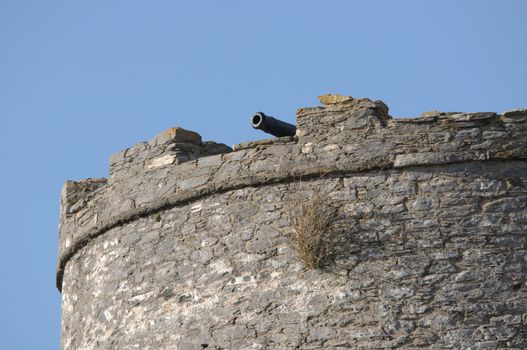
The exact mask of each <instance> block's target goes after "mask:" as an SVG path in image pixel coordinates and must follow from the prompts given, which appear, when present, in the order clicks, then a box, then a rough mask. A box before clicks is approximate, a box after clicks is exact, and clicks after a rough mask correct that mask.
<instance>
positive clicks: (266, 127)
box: [251, 112, 296, 137]
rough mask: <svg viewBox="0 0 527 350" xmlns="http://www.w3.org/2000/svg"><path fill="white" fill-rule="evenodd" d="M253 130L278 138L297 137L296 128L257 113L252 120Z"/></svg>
mask: <svg viewBox="0 0 527 350" xmlns="http://www.w3.org/2000/svg"><path fill="white" fill-rule="evenodd" d="M251 122H252V125H253V128H255V129H260V130H262V131H264V132H266V133H268V134H271V135H273V136H276V137H283V136H295V133H296V126H294V125H292V124H289V123H286V122H283V121H281V120H278V119H276V118H273V117H270V116H268V115H265V114H264V113H262V112H257V113H255V114H254V115H253V117H252V118H251Z"/></svg>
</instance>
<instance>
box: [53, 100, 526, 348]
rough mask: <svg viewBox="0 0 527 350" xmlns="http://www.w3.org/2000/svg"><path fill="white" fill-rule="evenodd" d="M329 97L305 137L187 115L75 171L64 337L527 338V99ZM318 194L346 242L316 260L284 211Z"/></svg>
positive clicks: (285, 341)
mask: <svg viewBox="0 0 527 350" xmlns="http://www.w3.org/2000/svg"><path fill="white" fill-rule="evenodd" d="M320 100H321V102H322V103H323V104H324V106H323V107H314V108H304V109H299V110H298V112H297V134H296V135H295V136H291V137H284V138H275V139H269V140H261V141H255V142H248V143H244V144H240V145H236V146H234V147H233V148H234V150H231V149H230V148H229V147H227V146H225V145H222V144H217V143H214V142H203V141H202V140H201V137H200V136H199V135H198V134H196V133H194V132H190V131H186V130H184V129H181V128H172V129H168V130H167V131H165V132H163V133H162V134H160V135H158V136H156V137H155V138H153V139H152V140H151V141H149V142H143V143H139V144H137V145H135V146H133V147H131V148H130V149H128V150H125V151H123V152H120V153H117V154H116V155H113V156H112V157H111V159H110V177H109V179H108V181H107V180H106V179H97V180H91V179H88V180H83V181H81V182H67V183H66V184H65V187H64V190H63V194H62V196H61V198H62V199H61V201H62V204H61V227H60V237H59V261H58V270H57V287H58V288H59V290H61V292H62V295H63V304H62V307H63V316H62V317H63V335H62V337H63V343H62V348H63V349H88V348H91V347H92V345H93V344H94V342H95V341H97V342H99V344H100V346H102V347H103V348H116V349H127V348H165V349H195V348H198V349H199V348H205V345H206V348H211V349H214V348H216V349H219V348H224V349H251V348H253V349H267V348H269V349H271V348H272V349H275V348H283V349H287V348H295V347H297V348H302V349H319V348H334V349H347V348H397V347H400V348H416V347H428V348H485V347H491V348H499V347H502V348H506V347H516V348H525V347H527V334H526V333H525V332H523V331H522V330H523V329H525V327H527V323H526V322H527V309H526V308H525V305H527V303H526V302H527V275H526V273H525V271H527V259H525V256H527V251H526V249H527V236H526V235H525V232H527V131H526V130H527V110H526V109H522V110H514V111H509V112H504V113H502V114H496V113H493V112H481V113H479V112H478V113H459V112H439V111H433V112H426V113H423V114H422V115H421V116H420V117H419V118H413V119H393V118H391V117H390V116H389V114H388V107H386V105H385V104H384V103H382V102H380V101H371V100H369V99H354V98H352V97H349V96H339V95H325V96H321V97H320ZM316 193H323V194H325V195H327V198H329V200H330V202H331V203H330V205H331V206H332V207H334V208H335V209H336V210H337V214H338V225H337V226H338V227H339V228H340V229H339V230H337V231H335V232H334V234H335V236H334V238H333V239H335V240H336V241H335V244H336V247H339V249H337V250H335V252H334V255H333V258H332V259H333V260H332V265H329V266H328V267H327V268H325V269H321V270H309V269H306V268H305V267H304V266H303V265H302V264H301V263H299V261H298V259H297V258H296V257H295V255H294V252H293V251H292V249H291V247H290V245H289V244H288V234H289V233H290V232H291V230H292V228H291V217H290V213H289V212H288V209H287V208H288V207H290V206H291V202H290V201H291V198H303V200H308V199H309V198H311V197H312V196H313V195H314V194H316ZM292 195H294V196H293V197H292ZM296 205H300V203H296ZM337 226H336V227H337Z"/></svg>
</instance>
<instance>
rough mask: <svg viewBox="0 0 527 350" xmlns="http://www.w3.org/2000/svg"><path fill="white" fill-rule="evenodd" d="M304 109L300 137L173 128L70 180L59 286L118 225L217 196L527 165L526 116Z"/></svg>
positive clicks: (363, 105)
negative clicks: (72, 262) (208, 136)
mask: <svg viewBox="0 0 527 350" xmlns="http://www.w3.org/2000/svg"><path fill="white" fill-rule="evenodd" d="M320 100H321V102H322V104H323V106H321V107H314V108H303V109H299V110H298V112H297V133H296V136H294V137H284V138H275V139H269V140H263V141H256V142H249V143H245V144H240V145H236V146H235V147H234V151H233V150H232V149H231V148H230V147H228V146H226V145H224V144H219V143H215V142H202V140H201V137H200V135H199V134H197V133H195V132H192V131H187V130H184V129H182V128H170V129H167V130H166V131H164V132H163V133H161V134H159V135H158V136H156V137H154V138H153V139H152V140H150V141H148V142H141V143H138V144H136V145H134V146H133V147H131V148H129V149H126V150H124V151H122V152H119V153H117V154H115V155H113V156H112V157H111V158H110V171H109V173H110V175H109V178H108V179H107V180H106V179H87V180H83V181H80V182H74V181H67V182H66V184H65V185H64V188H63V191H62V196H61V218H60V238H59V258H58V270H57V287H58V288H59V290H60V289H61V287H62V276H63V272H64V268H65V266H66V264H67V262H68V260H69V259H70V258H71V257H72V256H74V255H75V253H76V252H77V251H78V250H79V249H81V248H82V247H83V246H85V245H86V244H87V243H88V242H89V241H90V240H92V239H94V238H95V237H97V236H99V235H101V234H103V233H105V232H107V231H108V230H110V229H111V228H113V227H116V226H118V225H121V224H123V223H126V222H130V221H132V220H135V219H137V218H140V217H144V216H147V215H150V214H152V213H155V212H158V211H161V210H163V209H165V208H169V207H174V206H178V205H182V204H185V203H188V202H189V201H191V200H195V199H197V198H200V197H203V196H207V195H210V194H213V193H222V192H225V191H229V190H235V189H237V188H243V187H248V186H253V187H254V186H261V185H265V184H271V183H281V182H285V181H291V180H294V179H309V178H318V177H332V176H338V175H346V174H351V173H357V172H364V171H371V170H375V169H379V170H386V169H395V168H404V167H419V166H425V165H437V164H449V163H459V162H470V161H490V160H496V161H500V160H514V159H525V158H527V146H526V140H527V109H519V110H513V111H508V112H504V113H502V114H497V113H494V112H478V113H459V112H438V111H434V112H427V113H424V114H423V115H421V116H420V117H418V118H409V119H394V118H392V117H391V116H390V115H389V114H388V107H387V106H386V105H385V104H384V103H383V102H381V101H371V100H369V99H354V98H352V97H349V96H339V95H325V96H321V97H320Z"/></svg>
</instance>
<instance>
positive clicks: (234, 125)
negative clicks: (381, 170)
mask: <svg viewBox="0 0 527 350" xmlns="http://www.w3.org/2000/svg"><path fill="white" fill-rule="evenodd" d="M525 18H527V1H523V0H516V1H514V0H496V1H484V0H473V1H469V0H455V1H445V0H442V1H438V0H436V1H433V0H430V1H423V0H415V1H410V0H402V1H393V0H386V1H380V0H377V1H375V0H368V1H351V0H349V1H336V0H335V1H332V0H328V1H308V0H302V1H300V0H298V1H265V2H264V1H260V2H257V1H247V0H245V1H230V0H225V1H186V2H184V1H163V0H156V1H136V0H104V1H103V0H90V1H80V0H77V1H71V0H68V1H66V0H64V1H55V0H46V1H42V0H38V1H37V0H35V1H30V0H12V1H11V0H0V131H1V137H0V160H1V163H0V164H1V165H0V166H1V167H2V169H1V171H0V180H1V185H2V191H1V193H2V200H1V201H0V228H1V231H0V232H1V234H2V240H3V241H2V244H1V245H0V268H1V271H2V279H1V281H2V282H1V283H2V284H1V288H0V303H1V305H0V310H1V312H0V349H32V350H33V349H58V348H59V333H60V295H59V293H58V291H57V290H56V289H55V285H54V283H55V277H54V274H55V264H56V254H57V225H58V212H59V209H58V205H59V194H60V189H61V186H62V184H63V182H64V181H65V180H67V179H73V180H79V179H82V178H87V177H105V176H106V174H107V167H108V157H109V156H110V154H112V153H115V152H118V151H120V150H121V149H124V148H126V147H129V146H131V145H132V144H134V143H136V142H139V141H142V140H148V139H150V138H151V137H153V136H154V135H156V134H157V133H159V132H161V131H162V130H164V129H166V128H168V127H171V126H182V127H184V128H187V129H190V130H195V131H198V132H199V133H201V135H202V136H203V138H204V140H214V141H218V142H224V143H226V144H229V145H232V144H234V143H239V142H242V141H247V140H256V139H259V138H266V136H265V135H264V134H261V133H259V132H257V131H253V130H252V129H251V127H250V125H249V118H250V116H251V114H252V113H253V112H255V111H260V110H261V111H263V112H265V113H267V114H270V115H272V116H275V117H278V118H281V119H283V120H285V121H288V122H292V123H294V120H295V111H296V109H297V108H300V107H306V106H316V105H318V101H317V99H316V96H318V95H320V94H324V93H340V94H345V95H352V96H355V97H370V98H372V99H381V100H383V101H385V102H386V103H387V104H388V106H389V107H390V112H391V114H392V115H393V116H399V117H409V116H417V115H418V114H420V113H421V112H424V111H428V110H432V109H439V110H443V111H497V112H501V111H504V110H507V109H512V108H519V107H527V21H526V20H525Z"/></svg>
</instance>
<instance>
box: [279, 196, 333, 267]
mask: <svg viewBox="0 0 527 350" xmlns="http://www.w3.org/2000/svg"><path fill="white" fill-rule="evenodd" d="M288 207H289V217H290V220H291V223H292V226H293V231H292V233H291V234H290V236H289V240H290V244H291V247H292V249H293V250H294V251H295V253H296V255H297V257H298V259H299V260H300V261H301V262H302V263H304V265H305V266H306V267H308V268H310V269H319V268H321V267H322V265H323V264H324V262H325V260H326V258H328V256H329V254H330V250H331V246H330V236H331V233H330V231H331V224H332V222H333V220H334V218H335V215H336V212H335V209H334V208H332V207H331V206H329V205H328V204H327V199H326V196H325V195H323V194H322V193H320V192H316V193H315V194H314V195H313V196H312V197H310V198H308V199H304V198H300V197H298V196H292V197H290V199H289V203H288Z"/></svg>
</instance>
